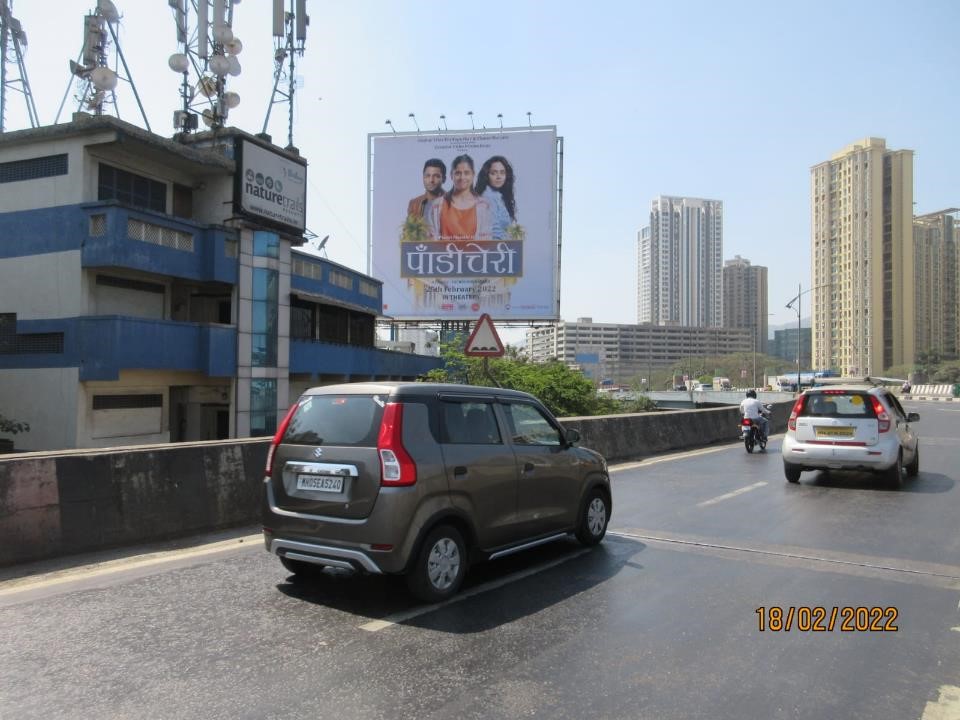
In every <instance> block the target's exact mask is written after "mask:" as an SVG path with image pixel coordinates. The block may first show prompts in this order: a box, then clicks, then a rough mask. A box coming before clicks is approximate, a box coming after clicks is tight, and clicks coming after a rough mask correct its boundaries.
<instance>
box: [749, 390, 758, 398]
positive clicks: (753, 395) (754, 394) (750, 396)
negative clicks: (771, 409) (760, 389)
mask: <svg viewBox="0 0 960 720" xmlns="http://www.w3.org/2000/svg"><path fill="white" fill-rule="evenodd" d="M747 397H748V398H753V399H754V400H756V399H757V391H756V390H747Z"/></svg>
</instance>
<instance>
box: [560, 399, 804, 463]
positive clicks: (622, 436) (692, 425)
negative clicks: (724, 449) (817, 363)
mask: <svg viewBox="0 0 960 720" xmlns="http://www.w3.org/2000/svg"><path fill="white" fill-rule="evenodd" d="M792 407H793V403H791V402H785V403H777V404H775V405H774V406H773V415H772V417H771V420H770V432H771V433H773V432H780V431H782V430H784V429H786V427H787V419H788V418H789V417H790V410H791V408H792ZM561 422H562V423H563V425H564V427H568V428H576V429H577V430H578V431H579V432H580V443H579V444H580V445H582V446H583V447H588V448H592V449H594V450H596V451H597V452H599V453H600V454H601V455H603V456H604V457H605V458H606V459H607V461H608V462H622V461H624V460H634V459H637V458H641V457H645V456H647V455H653V454H656V453H662V452H669V451H671V450H684V449H687V448H691V447H698V446H702V445H711V444H713V443H718V442H729V441H731V440H736V439H737V438H738V437H739V434H740V430H739V424H740V411H739V408H736V407H723V408H709V409H705V410H673V411H667V412H658V413H640V414H636V415H604V416H599V417H577V418H562V420H561Z"/></svg>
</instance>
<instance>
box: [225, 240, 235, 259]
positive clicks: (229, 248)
mask: <svg viewBox="0 0 960 720" xmlns="http://www.w3.org/2000/svg"><path fill="white" fill-rule="evenodd" d="M223 254H224V255H226V256H227V257H228V258H235V257H237V254H238V253H237V241H236V240H224V241H223Z"/></svg>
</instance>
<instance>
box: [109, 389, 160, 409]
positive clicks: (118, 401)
mask: <svg viewBox="0 0 960 720" xmlns="http://www.w3.org/2000/svg"><path fill="white" fill-rule="evenodd" d="M159 407H163V395H161V394H160V393H157V394H151V395H94V396H93V409H94V410H132V409H136V408H159Z"/></svg>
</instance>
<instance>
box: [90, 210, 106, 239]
mask: <svg viewBox="0 0 960 720" xmlns="http://www.w3.org/2000/svg"><path fill="white" fill-rule="evenodd" d="M106 234H107V216H106V215H91V216H90V237H103V236H104V235H106Z"/></svg>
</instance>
